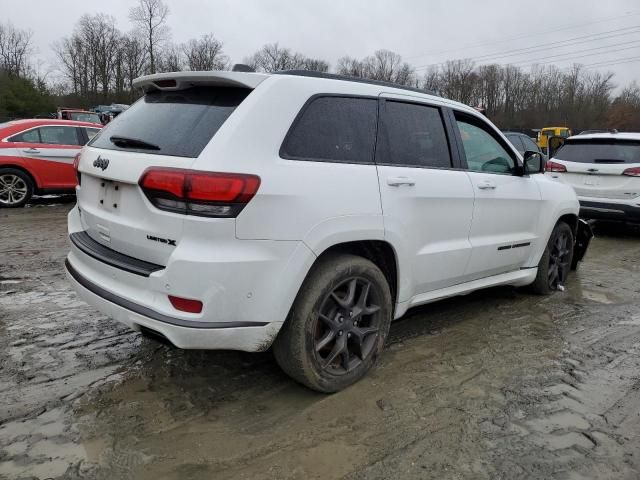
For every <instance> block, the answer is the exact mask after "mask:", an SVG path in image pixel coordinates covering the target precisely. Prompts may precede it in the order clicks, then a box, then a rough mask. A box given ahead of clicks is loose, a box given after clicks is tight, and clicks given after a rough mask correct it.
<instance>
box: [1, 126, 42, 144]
mask: <svg viewBox="0 0 640 480" xmlns="http://www.w3.org/2000/svg"><path fill="white" fill-rule="evenodd" d="M9 141H10V142H24V143H40V129H39V128H34V129H32V130H27V131H26V132H22V133H19V134H18V135H14V136H13V137H11V138H10V139H9Z"/></svg>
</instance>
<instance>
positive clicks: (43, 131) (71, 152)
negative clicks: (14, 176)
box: [14, 125, 83, 189]
mask: <svg viewBox="0 0 640 480" xmlns="http://www.w3.org/2000/svg"><path fill="white" fill-rule="evenodd" d="M20 135H25V136H28V139H30V140H31V142H30V143H25V144H23V145H22V147H21V154H22V156H23V157H24V158H25V160H26V161H27V162H28V163H29V165H30V166H31V168H33V169H34V170H35V171H37V172H38V176H39V177H40V179H41V181H42V184H43V187H44V188H49V189H72V188H74V187H75V184H76V175H75V171H74V169H73V158H74V157H75V155H76V154H77V153H78V152H79V151H80V148H81V145H82V143H83V142H82V139H81V137H80V135H79V132H78V129H77V128H76V127H74V126H70V125H48V126H42V127H38V128H36V129H33V130H29V131H28V132H24V133H23V134H20ZM14 138H15V137H14ZM20 139H21V138H20ZM20 139H19V140H17V141H20ZM34 140H35V141H34ZM14 141H16V140H14Z"/></svg>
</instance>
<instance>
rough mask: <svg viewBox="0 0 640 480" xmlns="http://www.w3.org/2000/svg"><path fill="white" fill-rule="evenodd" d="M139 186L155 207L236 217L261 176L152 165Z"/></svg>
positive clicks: (251, 196) (200, 214) (253, 191)
mask: <svg viewBox="0 0 640 480" xmlns="http://www.w3.org/2000/svg"><path fill="white" fill-rule="evenodd" d="M140 187H141V188H142V191H143V192H144V194H145V195H146V196H147V198H148V199H149V201H150V202H151V203H153V205H154V206H155V207H156V208H159V209H160V210H166V211H169V212H175V213H182V214H185V215H198V216H202V217H236V216H237V215H238V214H239V213H240V212H241V211H242V209H243V208H244V207H245V206H246V205H247V203H249V201H250V200H251V199H252V198H253V196H254V195H255V194H256V192H257V191H258V187H260V177H258V176H256V175H247V174H242V173H216V172H199V171H195V170H182V169H177V168H150V169H149V170H147V171H146V172H144V174H143V175H142V178H141V179H140Z"/></svg>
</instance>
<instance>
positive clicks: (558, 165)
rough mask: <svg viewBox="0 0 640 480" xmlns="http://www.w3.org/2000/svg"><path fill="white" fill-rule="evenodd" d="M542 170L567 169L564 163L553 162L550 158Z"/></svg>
mask: <svg viewBox="0 0 640 480" xmlns="http://www.w3.org/2000/svg"><path fill="white" fill-rule="evenodd" d="M544 171H545V172H560V173H561V172H566V171H567V167H565V166H564V165H562V164H561V163H556V162H553V161H551V160H548V161H547V163H546V164H545V166H544Z"/></svg>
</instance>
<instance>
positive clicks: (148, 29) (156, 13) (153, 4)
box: [129, 0, 169, 73]
mask: <svg viewBox="0 0 640 480" xmlns="http://www.w3.org/2000/svg"><path fill="white" fill-rule="evenodd" d="M168 15H169V7H167V5H165V4H164V2H163V1H162V0H138V6H136V7H133V8H132V9H131V10H130V11H129V19H130V20H131V21H132V22H133V23H134V24H135V25H136V27H137V29H138V31H139V32H140V34H141V35H142V36H143V37H144V38H145V42H146V45H147V53H148V54H149V71H150V73H156V57H157V55H158V50H159V49H160V48H161V47H162V45H163V44H164V42H166V41H167V40H168V39H169V27H168V26H167V25H166V22H167V16H168Z"/></svg>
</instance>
